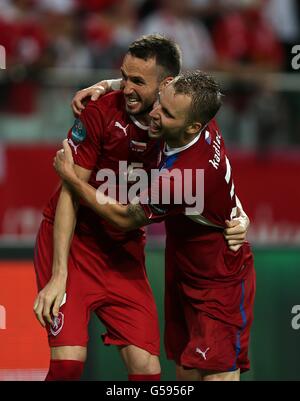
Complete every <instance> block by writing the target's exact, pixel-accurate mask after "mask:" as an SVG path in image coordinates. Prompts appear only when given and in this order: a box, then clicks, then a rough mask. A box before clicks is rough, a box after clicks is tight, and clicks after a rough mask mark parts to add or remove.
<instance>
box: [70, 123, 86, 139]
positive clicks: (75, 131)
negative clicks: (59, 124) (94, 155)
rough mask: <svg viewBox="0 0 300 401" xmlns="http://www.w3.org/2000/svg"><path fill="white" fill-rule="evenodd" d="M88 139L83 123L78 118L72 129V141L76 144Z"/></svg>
mask: <svg viewBox="0 0 300 401" xmlns="http://www.w3.org/2000/svg"><path fill="white" fill-rule="evenodd" d="M85 138H86V129H85V126H84V125H83V123H82V121H80V120H79V118H76V120H75V122H74V125H73V128H72V139H73V141H74V142H75V143H79V142H83V141H84V140H85Z"/></svg>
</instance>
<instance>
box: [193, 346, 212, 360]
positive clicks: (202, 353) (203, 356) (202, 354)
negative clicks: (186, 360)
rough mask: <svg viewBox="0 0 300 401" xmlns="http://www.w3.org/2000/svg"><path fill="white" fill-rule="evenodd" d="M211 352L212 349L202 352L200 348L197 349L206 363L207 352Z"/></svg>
mask: <svg viewBox="0 0 300 401" xmlns="http://www.w3.org/2000/svg"><path fill="white" fill-rule="evenodd" d="M209 350H210V348H206V350H205V351H202V350H201V349H200V348H198V347H197V348H196V352H197V354H200V355H201V356H202V358H203V359H204V360H205V361H206V354H207V352H208V351H209Z"/></svg>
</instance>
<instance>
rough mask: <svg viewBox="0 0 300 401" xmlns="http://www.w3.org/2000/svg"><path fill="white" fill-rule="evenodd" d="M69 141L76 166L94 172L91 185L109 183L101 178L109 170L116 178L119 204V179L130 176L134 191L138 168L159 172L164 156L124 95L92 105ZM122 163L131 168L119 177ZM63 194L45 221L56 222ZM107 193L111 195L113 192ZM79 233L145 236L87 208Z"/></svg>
mask: <svg viewBox="0 0 300 401" xmlns="http://www.w3.org/2000/svg"><path fill="white" fill-rule="evenodd" d="M68 139H69V144H70V146H71V149H72V154H73V158H74V162H75V164H77V165H78V166H80V167H83V168H85V169H88V170H92V174H91V178H90V180H89V183H90V185H92V186H93V187H95V188H98V187H99V186H100V185H101V184H103V183H105V182H106V181H107V176H106V177H105V178H104V176H103V177H102V179H101V178H100V179H99V175H98V177H97V173H98V172H99V170H102V172H105V170H104V169H109V170H110V171H113V172H114V173H115V174H116V185H114V186H113V188H112V187H111V188H110V189H111V190H112V192H113V193H114V192H115V196H114V197H115V198H116V200H119V197H118V195H119V178H120V177H119V175H120V174H122V175H127V180H128V188H130V185H131V184H132V183H133V182H132V183H131V181H130V174H131V172H132V169H134V168H135V167H138V168H144V169H145V170H147V171H148V170H150V169H152V168H156V167H157V165H158V162H159V158H160V153H161V144H160V142H159V141H157V140H155V139H150V138H149V136H148V127H146V126H143V125H141V124H140V123H139V122H138V121H137V120H136V119H135V118H134V117H133V116H130V115H129V114H128V113H127V112H126V109H125V101H124V96H123V93H122V91H115V92H111V93H109V94H107V95H106V96H103V97H102V98H100V99H99V100H97V101H95V102H92V101H91V102H89V104H88V105H87V106H86V108H85V110H84V111H83V112H82V114H81V116H80V118H79V119H76V120H75V123H74V126H73V127H72V128H71V129H70V131H69V133H68ZM120 161H123V162H124V163H125V164H124V166H125V167H126V166H127V167H128V168H127V169H126V170H120V174H119V162H120ZM126 162H127V165H126ZM121 178H122V177H121ZM123 178H124V177H123ZM124 182H125V181H124V180H123V183H124ZM121 183H122V180H121ZM124 185H126V184H124ZM59 193H60V188H59V189H58V190H57V191H56V193H55V194H54V196H53V197H52V198H51V200H50V202H49V204H48V205H47V207H46V208H45V210H44V215H45V217H47V218H48V219H50V220H54V216H55V209H56V205H57V201H58V197H59ZM106 193H107V194H108V195H111V192H106ZM126 194H127V190H126ZM121 201H122V200H121ZM123 203H125V202H123ZM77 229H79V230H81V231H83V232H84V233H87V234H91V235H96V236H97V237H100V238H101V239H102V238H103V239H105V240H107V239H113V240H118V239H120V240H122V239H124V238H132V237H134V236H136V235H143V230H142V229H140V230H135V231H131V232H128V233H123V232H121V231H119V230H117V229H116V228H114V227H113V226H112V225H110V224H109V223H107V222H106V221H105V220H103V219H102V218H101V217H99V216H98V215H97V214H96V213H94V212H93V211H92V210H91V209H90V208H88V207H86V206H85V205H84V204H81V205H80V207H79V210H78V214H77Z"/></svg>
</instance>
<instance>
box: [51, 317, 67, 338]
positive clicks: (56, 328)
mask: <svg viewBox="0 0 300 401" xmlns="http://www.w3.org/2000/svg"><path fill="white" fill-rule="evenodd" d="M64 319H65V317H64V314H63V313H62V312H59V313H58V315H57V316H55V317H54V319H53V323H52V324H51V326H50V332H51V334H52V335H53V336H57V335H58V334H59V333H60V332H61V330H62V328H63V325H64Z"/></svg>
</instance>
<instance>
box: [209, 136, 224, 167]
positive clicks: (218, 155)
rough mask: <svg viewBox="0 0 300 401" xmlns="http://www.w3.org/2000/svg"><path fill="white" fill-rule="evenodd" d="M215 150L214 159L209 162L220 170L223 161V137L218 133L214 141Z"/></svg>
mask: <svg viewBox="0 0 300 401" xmlns="http://www.w3.org/2000/svg"><path fill="white" fill-rule="evenodd" d="M213 148H214V150H215V154H214V157H213V159H210V160H209V163H211V164H212V165H213V167H214V168H215V169H216V170H218V168H219V166H220V161H221V135H219V134H218V132H217V131H216V139H214V140H213Z"/></svg>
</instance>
